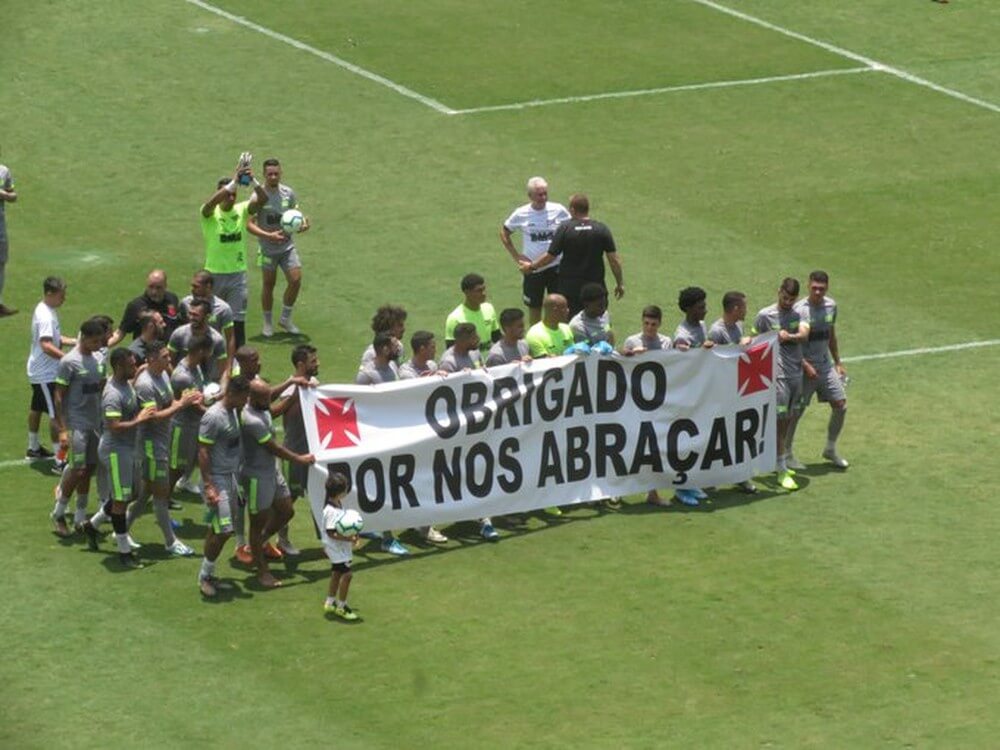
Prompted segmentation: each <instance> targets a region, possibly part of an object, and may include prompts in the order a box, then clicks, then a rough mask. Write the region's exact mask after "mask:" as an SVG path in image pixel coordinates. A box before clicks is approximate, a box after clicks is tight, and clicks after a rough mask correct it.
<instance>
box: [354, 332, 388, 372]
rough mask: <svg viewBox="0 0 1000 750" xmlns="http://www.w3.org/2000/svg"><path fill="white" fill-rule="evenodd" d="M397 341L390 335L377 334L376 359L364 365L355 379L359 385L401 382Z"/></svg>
mask: <svg viewBox="0 0 1000 750" xmlns="http://www.w3.org/2000/svg"><path fill="white" fill-rule="evenodd" d="M396 343H397V342H396V340H395V339H393V338H392V336H390V335H389V334H388V333H377V334H375V338H374V340H373V341H372V348H373V349H374V351H375V358H374V359H373V360H372V361H371V362H370V363H368V364H366V365H362V367H361V369H360V370H358V374H357V375H356V376H355V378H354V382H355V383H356V384H357V385H377V384H379V383H392V382H395V381H397V380H399V365H397V364H396V356H397V354H396V353H397V349H396Z"/></svg>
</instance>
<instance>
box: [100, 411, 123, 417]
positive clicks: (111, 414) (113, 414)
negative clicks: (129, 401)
mask: <svg viewBox="0 0 1000 750" xmlns="http://www.w3.org/2000/svg"><path fill="white" fill-rule="evenodd" d="M104 416H106V417H110V418H118V419H121V416H122V413H121V412H120V411H106V412H104Z"/></svg>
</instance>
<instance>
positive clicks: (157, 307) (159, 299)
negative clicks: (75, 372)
mask: <svg viewBox="0 0 1000 750" xmlns="http://www.w3.org/2000/svg"><path fill="white" fill-rule="evenodd" d="M146 310H152V311H153V312H158V313H159V314H160V317H162V318H163V323H164V325H166V327H167V330H166V334H165V335H166V336H168V337H169V336H170V334H171V333H173V332H174V329H176V328H177V327H178V326H179V325H180V324H181V323H183V322H184V321H183V320H182V317H183V316H182V313H181V307H180V303H179V302H178V301H177V295H176V294H174V293H173V292H171V291H169V290H168V289H167V274H166V272H165V271H162V270H160V269H159V268H155V269H153V270H152V271H150V272H149V275H148V276H147V277H146V290H145V291H144V292H143V293H142V294H141V295H139V296H138V297H136V298H135V299H134V300H132V301H131V302H129V303H128V304H127V305H125V312H123V313H122V319H121V322H120V323H119V324H118V329H117V330H116V331H115V332H114V334H113V335H112V336H111V339H110V340H109V341H108V346H109V347H113V346H115V345H116V344H118V343H119V342H120V341H121V340H122V339H124V338H125V336H132V338H136V337H138V336H139V333H140V328H141V321H140V320H139V317H140V315H141V314H142V313H143V312H145V311H146Z"/></svg>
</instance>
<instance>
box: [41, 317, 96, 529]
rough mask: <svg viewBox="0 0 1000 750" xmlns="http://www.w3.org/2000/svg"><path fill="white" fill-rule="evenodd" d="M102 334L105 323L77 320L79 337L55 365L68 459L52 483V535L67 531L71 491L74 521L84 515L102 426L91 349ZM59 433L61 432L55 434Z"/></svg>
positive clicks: (57, 396)
mask: <svg viewBox="0 0 1000 750" xmlns="http://www.w3.org/2000/svg"><path fill="white" fill-rule="evenodd" d="M103 340H104V328H103V326H102V325H101V324H100V323H99V322H98V321H96V320H88V321H85V322H84V324H83V325H82V326H80V340H79V342H78V343H77V345H76V346H75V347H74V348H73V349H72V350H71V351H69V352H67V353H66V354H65V355H64V356H63V357H62V359H60V360H59V364H58V367H57V370H56V378H55V383H56V388H55V408H56V414H57V415H58V418H59V423H60V424H61V425H62V429H63V431H64V432H63V434H64V435H65V440H66V444H67V447H68V450H67V464H66V468H65V469H63V473H62V478H61V479H60V480H59V485H58V486H57V487H56V504H55V507H54V508H53V509H52V514H51V518H52V523H53V527H54V529H55V532H56V534H57V535H59V536H61V537H66V536H69V535H70V530H69V526H68V525H67V523H66V508H67V506H68V505H69V500H70V498H71V497H72V496H73V493H74V492H76V512H75V513H74V515H73V523H74V525H79V524H81V523H83V522H84V521H85V520H87V503H88V501H89V493H90V478H91V477H92V476H93V474H94V471H95V470H96V468H97V442H98V439H99V437H100V429H101V391H102V390H103V389H104V380H105V375H104V368H103V367H101V366H100V364H98V361H97V358H96V357H95V356H94V353H95V352H96V351H97V350H98V349H99V348H100V347H101V344H102V343H103ZM60 439H62V436H60Z"/></svg>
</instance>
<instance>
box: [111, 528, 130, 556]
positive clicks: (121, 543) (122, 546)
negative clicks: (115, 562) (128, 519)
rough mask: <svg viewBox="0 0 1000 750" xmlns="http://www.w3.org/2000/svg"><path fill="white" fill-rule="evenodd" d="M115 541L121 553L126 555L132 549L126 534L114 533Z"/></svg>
mask: <svg viewBox="0 0 1000 750" xmlns="http://www.w3.org/2000/svg"><path fill="white" fill-rule="evenodd" d="M115 542H116V543H117V544H118V551H119V552H120V553H122V554H123V555H127V554H129V553H130V552H131V551H132V547H131V545H129V543H128V534H118V533H116V534H115Z"/></svg>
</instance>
